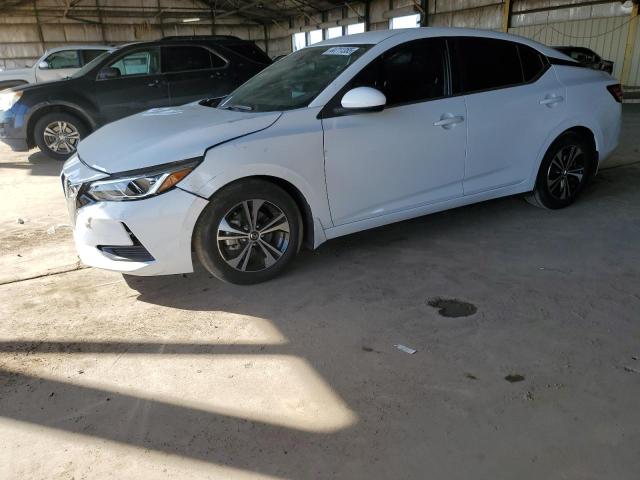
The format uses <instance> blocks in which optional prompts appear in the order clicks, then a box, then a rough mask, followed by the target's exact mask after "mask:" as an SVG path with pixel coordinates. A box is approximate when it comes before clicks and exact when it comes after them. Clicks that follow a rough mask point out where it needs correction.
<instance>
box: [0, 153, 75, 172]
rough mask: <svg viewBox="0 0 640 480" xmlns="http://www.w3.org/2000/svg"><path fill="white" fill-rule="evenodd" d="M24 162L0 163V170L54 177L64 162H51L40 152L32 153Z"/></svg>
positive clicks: (51, 160)
mask: <svg viewBox="0 0 640 480" xmlns="http://www.w3.org/2000/svg"><path fill="white" fill-rule="evenodd" d="M27 160H28V161H26V162H0V170H2V169H15V170H28V171H29V174H30V175H34V176H46V177H55V176H58V175H60V172H61V171H62V165H63V163H64V162H61V161H59V160H53V159H51V158H49V157H47V156H46V155H45V154H44V153H42V152H41V151H39V150H38V151H36V152H33V153H32V154H30V155H29V157H28V159H27Z"/></svg>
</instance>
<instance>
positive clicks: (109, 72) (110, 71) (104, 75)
mask: <svg viewBox="0 0 640 480" xmlns="http://www.w3.org/2000/svg"><path fill="white" fill-rule="evenodd" d="M119 76H120V70H118V69H117V68H115V67H105V68H103V69H102V70H100V72H99V73H98V80H108V79H109V78H117V77H119Z"/></svg>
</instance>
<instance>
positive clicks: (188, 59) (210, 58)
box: [162, 45, 233, 105]
mask: <svg viewBox="0 0 640 480" xmlns="http://www.w3.org/2000/svg"><path fill="white" fill-rule="evenodd" d="M162 71H163V73H164V75H165V78H166V79H167V82H168V85H169V97H170V99H171V100H170V101H171V104H172V105H182V104H185V103H188V102H192V101H194V100H199V99H201V98H206V97H219V96H222V95H226V94H227V93H229V92H230V91H231V90H232V89H233V86H232V85H230V82H229V78H228V72H229V62H228V61H227V60H226V59H224V58H222V57H221V56H220V55H218V54H217V53H215V52H213V51H211V50H209V49H208V48H205V47H202V46H198V45H168V46H165V47H162Z"/></svg>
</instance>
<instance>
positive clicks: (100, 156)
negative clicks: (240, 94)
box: [78, 102, 281, 173]
mask: <svg viewBox="0 0 640 480" xmlns="http://www.w3.org/2000/svg"><path fill="white" fill-rule="evenodd" d="M280 115H281V112H266V113H256V112H253V113H252V112H237V111H231V110H220V109H218V108H212V107H207V106H204V105H200V104H199V103H197V102H196V103H190V104H187V105H182V106H180V107H167V108H153V109H151V110H147V111H146V112H141V113H137V114H135V115H132V116H130V117H126V118H123V119H122V120H118V121H116V122H113V123H110V124H108V125H106V126H104V127H102V128H100V129H99V130H97V131H96V132H94V133H92V134H91V135H89V136H88V137H87V138H85V139H84V140H82V141H81V142H80V144H79V145H78V155H79V156H80V158H81V159H82V161H83V162H84V163H85V164H87V165H89V166H90V167H92V168H95V169H96V170H101V171H103V172H106V173H119V172H125V171H128V170H137V169H140V168H148V167H153V166H156V165H162V164H164V163H171V162H176V161H179V160H185V159H188V158H194V157H200V156H202V155H204V153H205V151H206V150H207V149H208V148H210V147H213V146H215V145H218V144H220V143H222V142H226V141H229V140H232V139H234V138H238V137H242V136H244V135H248V134H250V133H254V132H257V131H259V130H264V129H265V128H267V127H269V126H271V125H273V123H275V121H276V120H277V119H278V118H279V117H280Z"/></svg>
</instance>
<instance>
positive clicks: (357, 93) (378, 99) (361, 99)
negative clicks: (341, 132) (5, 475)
mask: <svg viewBox="0 0 640 480" xmlns="http://www.w3.org/2000/svg"><path fill="white" fill-rule="evenodd" d="M340 104H341V105H342V108H344V109H346V110H347V111H349V112H380V111H381V110H383V109H384V106H385V105H386V104H387V97H385V95H384V93H382V92H381V91H380V90H376V89H375V88H371V87H356V88H352V89H351V90H349V91H348V92H347V93H345V94H344V96H343V97H342V100H341V101H340Z"/></svg>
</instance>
